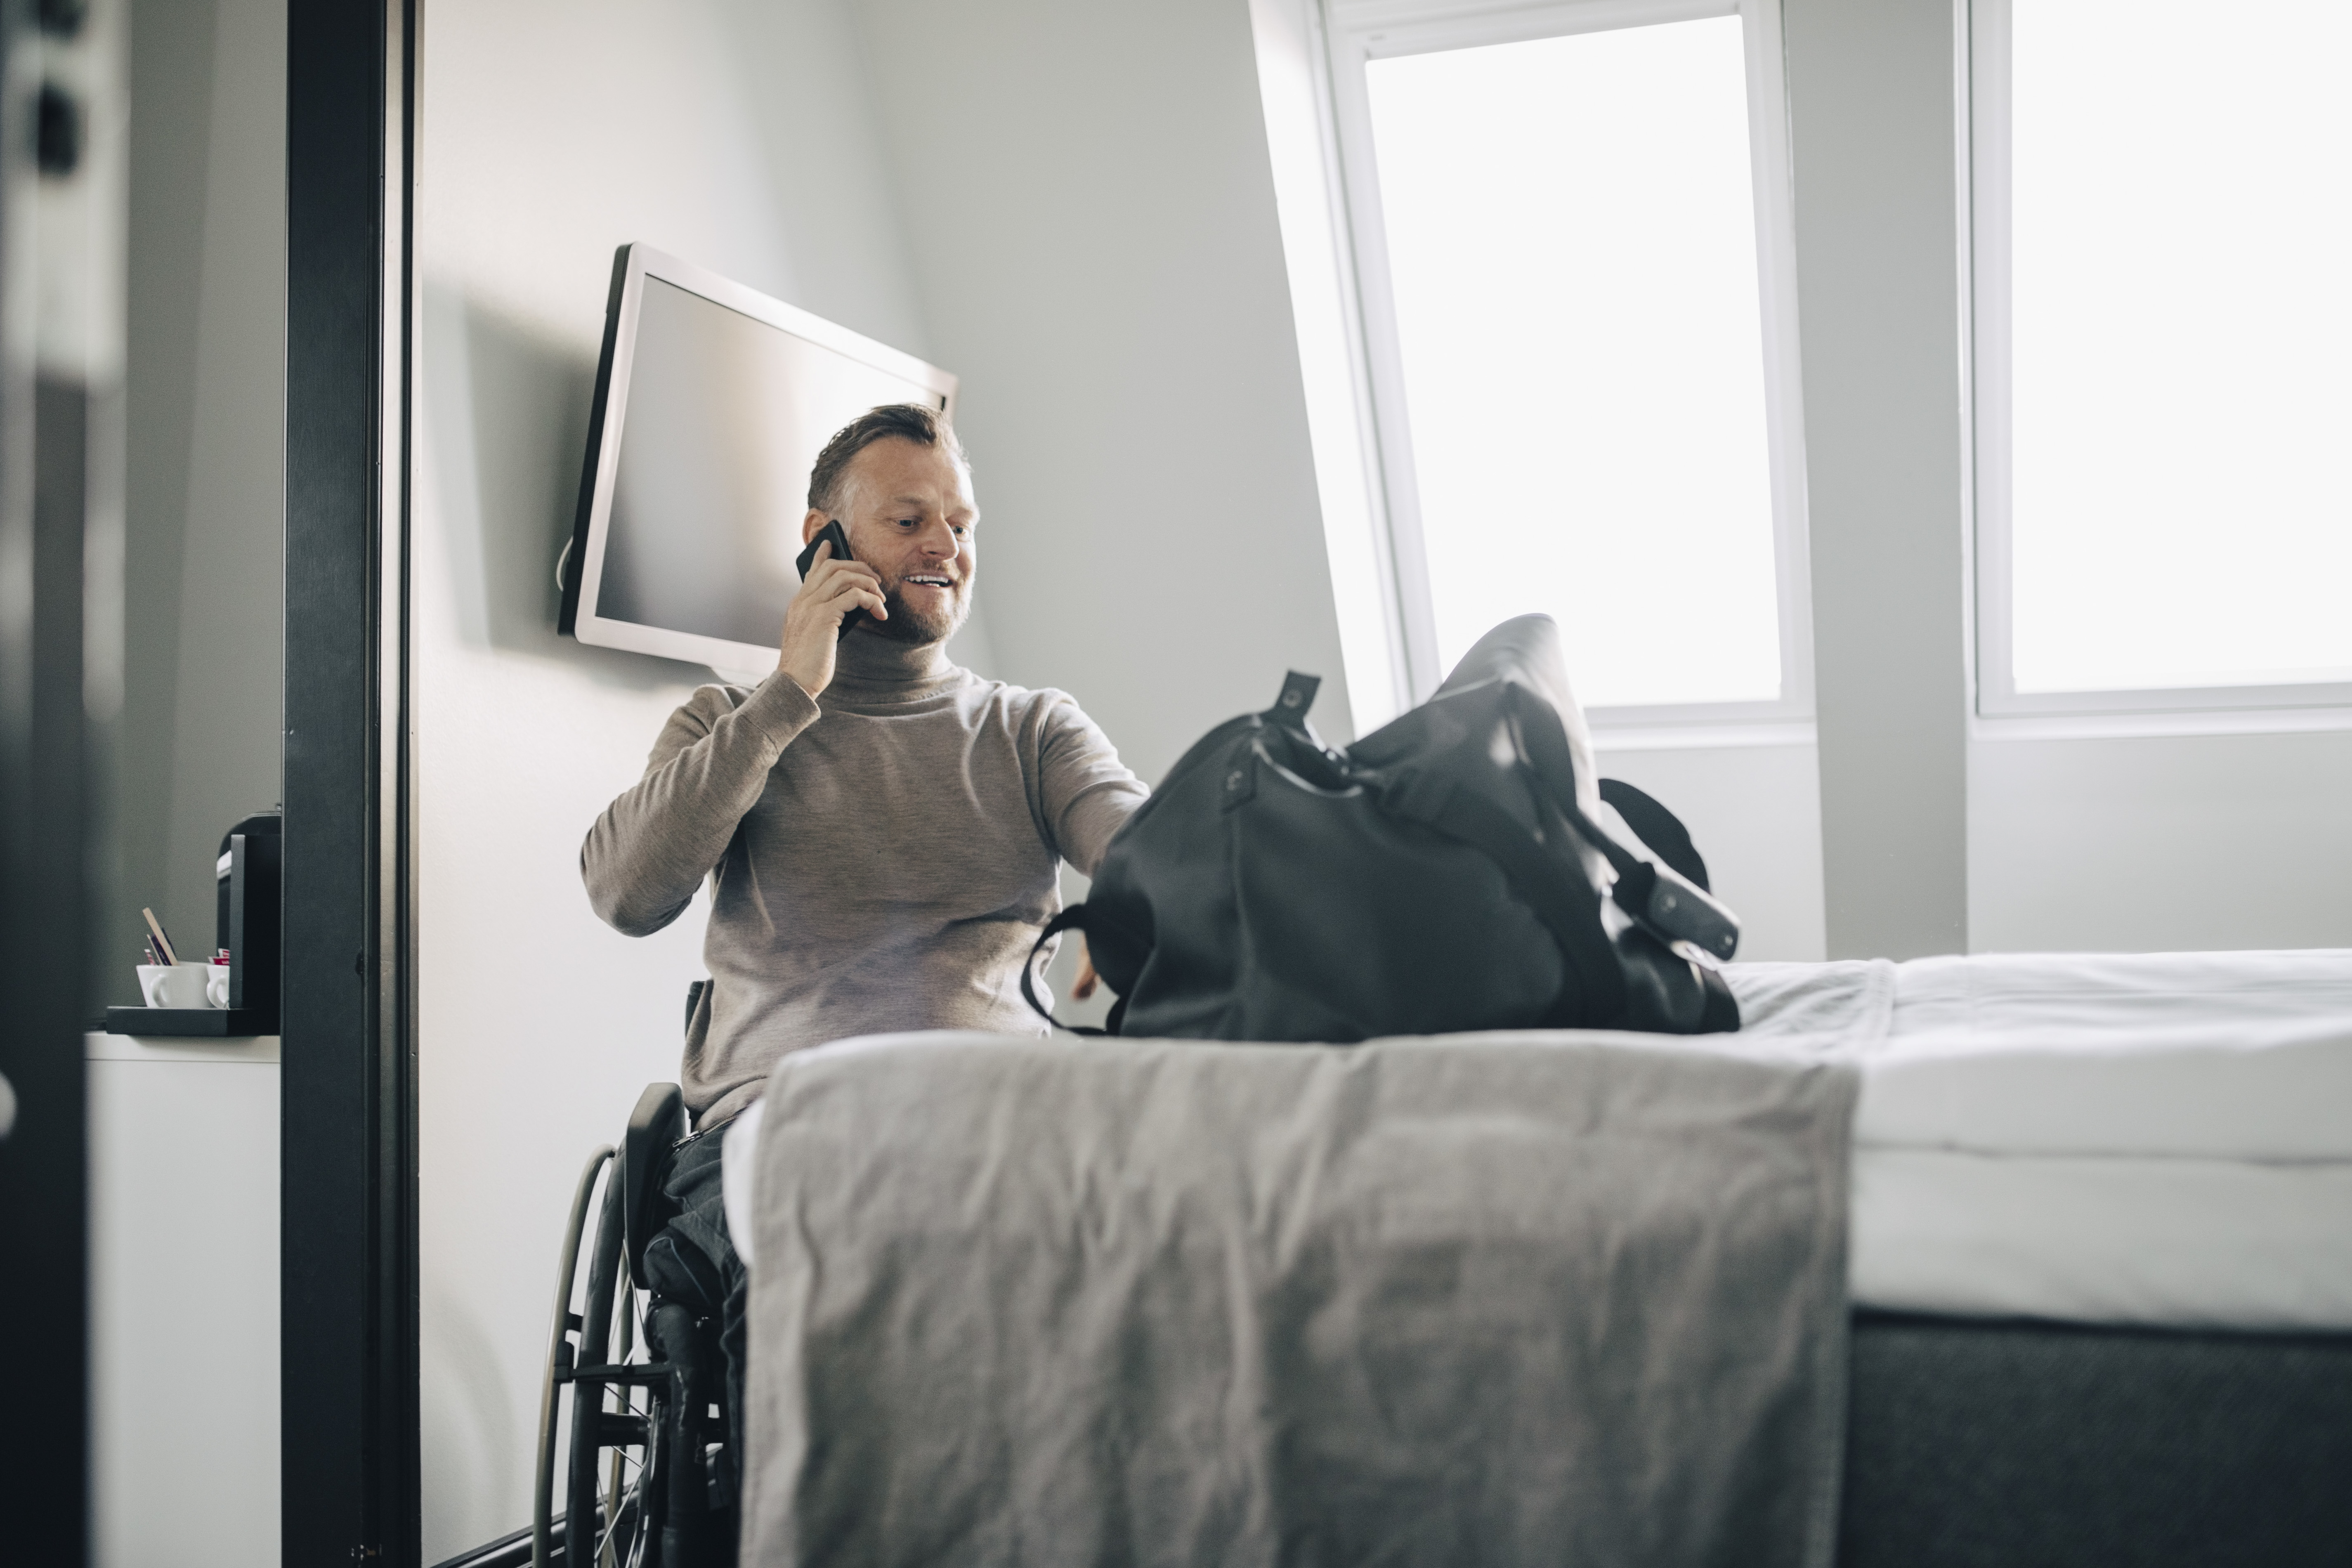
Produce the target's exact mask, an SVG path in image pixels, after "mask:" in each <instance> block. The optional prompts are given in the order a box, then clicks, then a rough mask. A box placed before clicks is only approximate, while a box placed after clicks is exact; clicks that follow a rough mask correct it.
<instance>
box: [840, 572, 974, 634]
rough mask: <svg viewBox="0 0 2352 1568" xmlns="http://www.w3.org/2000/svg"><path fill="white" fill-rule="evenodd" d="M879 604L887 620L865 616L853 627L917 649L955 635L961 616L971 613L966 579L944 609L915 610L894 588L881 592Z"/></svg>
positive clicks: (969, 594)
mask: <svg viewBox="0 0 2352 1568" xmlns="http://www.w3.org/2000/svg"><path fill="white" fill-rule="evenodd" d="M882 603H883V605H884V606H885V607H886V608H887V609H888V610H889V612H890V618H889V619H888V620H887V621H877V620H876V619H875V618H874V617H873V616H866V617H865V618H864V619H863V620H861V621H859V622H858V623H857V624H858V625H859V626H862V627H864V628H865V629H866V630H867V631H870V632H872V633H874V634H875V635H876V636H877V637H888V638H889V639H890V640H891V641H892V642H902V643H908V644H911V645H913V646H915V647H921V646H923V645H925V644H927V643H940V642H945V641H947V640H948V638H950V637H953V636H955V635H956V632H957V631H958V630H959V629H960V628H961V626H963V623H964V617H965V616H968V615H970V614H971V583H970V581H969V580H967V581H966V582H965V583H964V584H963V590H962V592H961V593H958V594H955V595H950V598H949V600H948V605H947V608H946V609H944V610H918V609H916V608H915V607H914V606H912V605H909V604H908V603H907V601H906V598H905V596H904V595H901V594H900V593H899V592H898V589H897V588H896V587H891V588H886V589H885V590H883V593H882Z"/></svg>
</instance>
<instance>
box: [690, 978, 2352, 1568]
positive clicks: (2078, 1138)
mask: <svg viewBox="0 0 2352 1568" xmlns="http://www.w3.org/2000/svg"><path fill="white" fill-rule="evenodd" d="M1733 974H1734V980H1735V989H1736V990H1737V991H1738V994H1739V995H1740V998H1741V1003H1742V1007H1743V1013H1744V1015H1745V1016H1746V1019H1747V1027H1746V1028H1745V1029H1744V1030H1743V1032H1742V1033H1741V1034H1739V1035H1738V1036H1735V1037H1723V1038H1721V1039H1719V1040H1715V1041H1699V1042H1695V1041H1688V1040H1677V1041H1664V1040H1656V1039H1641V1040H1633V1039H1628V1038H1626V1037H1599V1036H1580V1035H1575V1034H1528V1035H1523V1036H1517V1037H1491V1036H1486V1037H1475V1038H1465V1039H1459V1040H1456V1039H1455V1038H1454V1037H1449V1040H1448V1041H1440V1042H1428V1041H1423V1042H1394V1043H1375V1044H1372V1045H1368V1046H1366V1047H1350V1048H1349V1050H1350V1051H1352V1052H1356V1053H1362V1052H1367V1051H1370V1052H1373V1053H1375V1054H1377V1053H1378V1052H1380V1051H1382V1050H1390V1051H1393V1052H1396V1053H1398V1056H1397V1059H1399V1060H1400V1061H1402V1060H1404V1059H1406V1058H1408V1057H1409V1056H1411V1055H1412V1053H1414V1052H1421V1053H1423V1054H1424V1055H1425V1054H1426V1053H1427V1052H1428V1050H1429V1049H1430V1047H1432V1046H1433V1045H1437V1046H1443V1045H1445V1044H1447V1043H1449V1041H1450V1042H1452V1043H1455V1044H1457V1045H1458V1046H1459V1047H1460V1049H1461V1050H1462V1051H1463V1052H1464V1053H1465V1055H1464V1057H1463V1059H1464V1060H1465V1061H1469V1060H1473V1059H1482V1060H1483V1059H1485V1058H1474V1055H1473V1054H1472V1053H1475V1052H1478V1051H1489V1052H1491V1051H1501V1052H1503V1053H1504V1054H1503V1055H1502V1056H1500V1057H1496V1058H1494V1059H1496V1060H1501V1061H1517V1060H1520V1059H1521V1057H1519V1056H1515V1055H1513V1054H1512V1053H1514V1052H1518V1053H1524V1052H1526V1051H1529V1050H1534V1051H1538V1052H1540V1051H1543V1050H1551V1051H1555V1052H1558V1053H1560V1056H1559V1059H1560V1060H1561V1061H1562V1062H1566V1061H1568V1060H1569V1059H1570V1057H1571V1056H1573V1055H1575V1053H1578V1052H1581V1051H1586V1050H1588V1049H1598V1050H1601V1052H1602V1053H1603V1054H1604V1055H1607V1054H1608V1053H1612V1052H1613V1053H1616V1055H1615V1057H1614V1058H1612V1059H1617V1060H1621V1061H1622V1060H1631V1059H1633V1058H1634V1057H1636V1056H1638V1054H1639V1053H1643V1052H1650V1053H1654V1054H1658V1055H1660V1056H1662V1057H1664V1056H1672V1057H1675V1058H1677V1059H1683V1058H1685V1057H1686V1055H1687V1053H1692V1052H1705V1051H1711V1052H1715V1053H1718V1054H1720V1055H1721V1056H1723V1057H1726V1058H1741V1059H1743V1060H1746V1061H1749V1062H1753V1063H1758V1064H1769V1065H1770V1066H1771V1067H1772V1068H1774V1069H1775V1070H1780V1071H1783V1072H1787V1071H1791V1070H1794V1071H1800V1072H1801V1071H1802V1070H1803V1069H1804V1068H1805V1065H1806V1064H1819V1065H1820V1066H1821V1067H1822V1068H1823V1069H1824V1070H1825V1071H1826V1072H1828V1073H1829V1074H1830V1075H1831V1079H1822V1081H1823V1082H1828V1081H1832V1079H1834V1080H1838V1081H1845V1082H1849V1083H1851V1084H1852V1086H1853V1089H1852V1094H1851V1097H1850V1099H1849V1100H1845V1101H1843V1102H1838V1101H1837V1100H1836V1097H1835V1095H1834V1094H1832V1095H1830V1096H1829V1097H1828V1098H1826V1099H1824V1100H1822V1105H1823V1106H1824V1107H1826V1108H1827V1109H1825V1110H1823V1111H1822V1116H1823V1117H1824V1118H1826V1119H1828V1120H1833V1121H1838V1122H1839V1123H1840V1131H1841V1133H1842V1134H1843V1142H1840V1143H1839V1144H1838V1146H1837V1148H1836V1150H1835V1151H1834V1158H1835V1160H1836V1161H1837V1162H1838V1163H1839V1167H1840V1168H1839V1177H1840V1180H1839V1182H1838V1183H1837V1184H1835V1187H1834V1191H1833V1193H1832V1197H1833V1199H1834V1201H1835V1202H1836V1203H1837V1204H1838V1205H1840V1207H1841V1213H1842V1217H1843V1226H1842V1227H1841V1234H1840V1235H1839V1237H1837V1241H1838V1253H1837V1256H1836V1258H1835V1260H1834V1261H1835V1262H1836V1264H1837V1265H1838V1266H1840V1267H1841V1268H1842V1273H1843V1287H1844V1288H1843V1301H1842V1302H1840V1303H1839V1310H1840V1313H1841V1317H1842V1319H1843V1314H1844V1313H1846V1312H1847V1311H1850V1312H1851V1318H1850V1328H1849V1329H1848V1331H1846V1332H1845V1333H1844V1335H1843V1338H1842V1339H1841V1340H1840V1341H1839V1342H1838V1345H1837V1350H1838V1352H1839V1355H1840V1360H1841V1363H1842V1375H1841V1377H1840V1378H1838V1379H1836V1380H1831V1379H1827V1378H1823V1379H1821V1380H1819V1382H1818V1387H1817V1388H1816V1391H1815V1392H1816V1397H1817V1399H1818V1398H1826V1397H1829V1396H1830V1395H1831V1394H1833V1395H1834V1398H1835V1401H1836V1404H1837V1405H1838V1407H1839V1410H1840V1412H1841V1414H1842V1415H1843V1421H1842V1430H1840V1431H1839V1432H1837V1433H1835V1434H1832V1437H1833V1440H1834V1441H1835V1442H1836V1443H1837V1444H1838V1447H1837V1450H1836V1451H1837V1452H1838V1453H1839V1454H1840V1455H1842V1458H1841V1459H1840V1460H1839V1461H1838V1474H1837V1476H1836V1477H1835V1482H1836V1484H1835V1486H1834V1488H1833V1489H1826V1491H1827V1503H1826V1506H1828V1507H1830V1508H1832V1509H1833V1510H1834V1526H1833V1528H1815V1529H1814V1530H1813V1531H1812V1532H1811V1536H1810V1537H1807V1540H1808V1541H1809V1542H1810V1544H1806V1545H1804V1546H1802V1547H1801V1549H1799V1548H1795V1547H1792V1548H1791V1552H1792V1553H1793V1554H1792V1555H1791V1556H1790V1561H1813V1562H1820V1561H1826V1560H1828V1558H1829V1557H1831V1556H1832V1555H1833V1556H1834V1558H1835V1559H1836V1560H1837V1561H1840V1562H1843V1563H1854V1564H1877V1563H1906V1564H1913V1565H1935V1564H1946V1563H1948V1564H1955V1565H1958V1564H1979V1563H1982V1564H1992V1563H2004V1564H2018V1563H2040V1562H2049V1563H2062V1562H2089V1561H2100V1562H2117V1563H2122V1562H2130V1563H2192V1562H2194V1563H2222V1562H2247V1563H2256V1562H2260V1563H2297V1562H2308V1563H2344V1562H2352V1479H2347V1478H2352V952H2334V951H2330V952H2252V953H2215V954H2158V955H2140V956H2084V955H2030V956H1979V957H1969V958H1943V959H1929V960H1921V961H1916V962H1913V963H1900V964H1897V963H1829V964H1745V965H1737V966H1735V967H1734V971H1733ZM947 1045H952V1046H955V1047H958V1048H960V1049H969V1050H971V1051H976V1052H982V1053H986V1052H990V1051H1011V1050H1014V1049H1019V1050H1034V1049H1035V1048H1036V1047H1034V1044H1030V1043H1018V1044H1016V1043H1013V1042H1003V1041H998V1042H991V1041H988V1040H986V1039H984V1038H975V1039H960V1038H955V1037H949V1038H948V1039H945V1040H943V1039H942V1037H880V1038H873V1039H867V1040H862V1041H854V1042H843V1043H842V1044H840V1045H837V1046H833V1047H824V1049H823V1050H821V1051H816V1052H809V1053H803V1054H802V1055H801V1056H798V1057H795V1058H788V1060H787V1061H786V1062H785V1063H784V1064H783V1065H782V1067H781V1068H779V1071H778V1077H777V1079H776V1085H775V1086H772V1090H771V1094H770V1097H769V1099H768V1100H763V1101H762V1102H761V1106H757V1107H754V1112H756V1113H759V1114H760V1115H761V1117H762V1119H764V1116H765V1109H764V1108H765V1107H766V1106H768V1105H770V1104H784V1105H786V1106H787V1107H788V1108H789V1107H791V1106H793V1105H794V1104H796V1103H802V1102H800V1101H795V1100H793V1096H792V1094H791V1093H789V1092H788V1093H785V1094H778V1093H777V1092H776V1088H777V1087H782V1088H784V1089H787V1090H790V1089H793V1088H794V1087H795V1086H797V1085H800V1084H802V1083H803V1082H805V1081H808V1080H809V1079H811V1078H812V1076H813V1075H814V1076H823V1075H827V1074H830V1075H835V1077H841V1076H844V1075H846V1076H848V1077H850V1078H853V1079H854V1078H856V1077H857V1076H858V1075H872V1074H876V1073H880V1072H884V1071H886V1070H887V1064H889V1063H890V1062H891V1061H892V1060H893V1059H894V1058H902V1057H903V1053H908V1052H920V1051H933V1052H936V1051H939V1050H940V1049H941V1048H942V1047H943V1046H947ZM1057 1048H1059V1049H1062V1050H1066V1051H1069V1052H1078V1053H1097V1055H1089V1056H1086V1057H1083V1058H1071V1059H1073V1060H1079V1059H1083V1060H1087V1061H1089V1062H1097V1063H1100V1062H1104V1061H1116V1060H1118V1057H1117V1056H1116V1054H1117V1053H1129V1055H1130V1056H1132V1057H1133V1058H1134V1059H1135V1060H1137V1061H1139V1062H1140V1061H1144V1060H1159V1059H1168V1060H1174V1059H1179V1058H1155V1057H1153V1056H1152V1055H1151V1052H1150V1049H1149V1048H1148V1047H1143V1046H1142V1045H1141V1044H1140V1043H1131V1042H1126V1041H1115V1042H1105V1043H1101V1044H1097V1045H1066V1046H1062V1047H1057ZM1182 1048H1184V1049H1188V1050H1192V1051H1198V1050H1199V1049H1201V1047H1182ZM1218 1049H1220V1050H1224V1051H1233V1050H1235V1049H1237V1048H1236V1047H1218ZM1238 1049H1241V1050H1243V1051H1244V1053H1245V1052H1246V1049H1247V1048H1246V1047H1241V1048H1238ZM1324 1049H1326V1048H1324V1047H1265V1048H1264V1052H1265V1054H1264V1055H1263V1057H1261V1058H1246V1056H1245V1055H1244V1057H1238V1058H1232V1059H1233V1060H1234V1062H1235V1063H1236V1064H1237V1065H1236V1066H1235V1067H1234V1071H1236V1072H1242V1073H1247V1072H1264V1073H1274V1072H1280V1071H1285V1070H1294V1069H1293V1068H1286V1066H1285V1065H1284V1064H1286V1063H1295V1062H1296V1061H1297V1059H1298V1058H1299V1057H1300V1056H1301V1054H1302V1053H1306V1054H1308V1055H1312V1054H1314V1053H1316V1052H1320V1051H1323V1050H1324ZM1099 1053H1112V1054H1114V1055H1112V1056H1108V1057H1105V1056H1102V1055H1099ZM1336 1054H1339V1053H1335V1055H1336ZM1416 1059H1417V1058H1416ZM1579 1059H1581V1058H1579ZM1253 1061H1255V1062H1258V1063H1262V1064H1263V1065H1261V1066H1252V1065H1251V1063H1252V1062H1253ZM1113 1070H1116V1069H1115V1068H1114V1069H1113ZM1789 1081H1796V1080H1795V1079H1790V1080H1789ZM1006 1098H1007V1100H1008V1102H1007V1103H1004V1104H985V1105H982V1104H974V1105H971V1106H969V1109H970V1110H971V1111H972V1112H973V1113H975V1114H978V1115H981V1116H984V1117H994V1118H999V1119H1002V1120H1003V1121H1004V1122H1005V1124H1006V1125H1007V1126H1017V1125H1018V1124H1019V1121H1020V1118H1021V1116H1022V1114H1023V1109H1024V1108H1023V1106H1022V1105H1021V1104H1019V1103H1017V1102H1016V1101H1017V1100H1019V1098H1020V1097H1019V1096H1017V1095H1014V1096H1009V1097H1006ZM1842 1106H1844V1107H1850V1110H1847V1109H1843V1108H1841V1107H1842ZM750 1114H751V1113H747V1117H748V1116H749V1115H750ZM950 1114H960V1112H956V1111H953V1110H950ZM783 1124H785V1125H788V1126H793V1132H794V1134H795V1135H796V1139H798V1140H805V1139H807V1138H809V1137H811V1136H813V1135H814V1128H813V1127H811V1126H806V1125H795V1124H794V1123H793V1122H792V1121H784V1123H783ZM793 1146H794V1144H793V1142H787V1141H785V1140H784V1139H783V1138H782V1135H780V1134H778V1133H777V1132H776V1131H774V1130H773V1129H771V1128H767V1127H764V1126H762V1124H761V1121H752V1120H747V1121H745V1122H744V1123H743V1124H742V1125H741V1126H740V1127H739V1129H738V1131H736V1132H735V1133H733V1134H730V1140H729V1144H728V1150H727V1155H728V1170H727V1195H728V1202H729V1205H730V1206H729V1212H730V1223H731V1224H732V1226H733V1227H734V1229H735V1232H736V1234H737V1236H738V1237H739V1238H751V1237H758V1236H761V1234H763V1229H762V1220H763V1217H766V1218H770V1219H772V1216H763V1215H761V1213H760V1212H759V1205H758V1203H757V1195H756V1194H758V1193H759V1192H760V1191H761V1190H762V1189H761V1186H760V1183H761V1179H762V1176H761V1167H762V1165H763V1164H764V1165H766V1166H767V1170H766V1173H765V1179H766V1180H767V1181H768V1182H769V1183H770V1185H769V1186H768V1187H767V1188H766V1189H764V1190H766V1191H767V1192H769V1193H770V1194H774V1193H776V1192H777V1191H779V1190H781V1189H780V1188H779V1187H778V1186H777V1185H776V1184H778V1183H780V1182H781V1183H787V1184H788V1183H790V1182H791V1181H793V1180H794V1179H796V1178H795V1176H794V1174H793V1172H792V1171H791V1170H790V1169H789V1168H787V1169H785V1170H783V1171H782V1173H779V1171H778V1169H777V1168H776V1165H777V1163H778V1162H783V1163H785V1165H786V1166H787V1167H789V1163H790V1161H791V1160H792V1159H793V1158H799V1157H801V1156H798V1155H795V1154H793V1153H790V1152H788V1151H789V1150H790V1149H791V1148H793ZM763 1150H764V1151H766V1152H765V1153H764V1154H763V1152H762V1151H763ZM900 1157H901V1158H907V1157H908V1156H905V1155H902V1156H900ZM911 1157H913V1158H915V1159H918V1160H919V1158H920V1157H921V1156H920V1151H919V1147H918V1149H917V1152H916V1153H915V1154H914V1155H913V1156H911ZM805 1176H806V1173H805V1172H803V1173H802V1174H801V1177H800V1178H798V1179H805ZM1717 1179H1719V1178H1717ZM1800 1190H1801V1189H1800V1187H1796V1186H1791V1187H1790V1188H1788V1189H1787V1192H1786V1193H1784V1194H1782V1195H1781V1197H1780V1199H1777V1200H1774V1201H1778V1202H1780V1204H1781V1205H1782V1207H1784V1208H1785V1207H1786V1206H1787V1204H1788V1202H1789V1201H1791V1200H1790V1199H1789V1198H1788V1196H1787V1193H1796V1192H1799V1191H1800ZM1822 1190H1823V1191H1824V1192H1829V1191H1831V1189H1830V1188H1828V1187H1824V1188H1823V1189H1822ZM876 1212H886V1211H885V1210H877V1211H876ZM1756 1212H1759V1213H1760V1212H1762V1211H1761V1210H1758V1211H1756ZM1465 1213H1471V1214H1474V1218H1473V1219H1472V1220H1471V1221H1469V1222H1467V1223H1471V1224H1474V1225H1475V1223H1476V1221H1475V1211H1473V1210H1456V1211H1454V1220H1453V1221H1452V1222H1451V1223H1465V1222H1463V1221H1462V1219H1461V1215H1463V1214H1465ZM918 1228H919V1227H918ZM764 1234H767V1235H770V1236H776V1235H778V1234H780V1233H779V1232H778V1230H777V1229H776V1228H775V1227H774V1226H772V1225H770V1226H768V1227H767V1229H766V1230H765V1232H764ZM781 1234H782V1235H783V1237H784V1239H783V1240H782V1242H780V1243H779V1245H780V1246H783V1247H797V1246H799V1245H801V1241H802V1240H803V1239H804V1237H796V1236H795V1234H794V1233H793V1232H792V1231H790V1230H789V1229H787V1230H786V1231H784V1232H782V1233H781ZM868 1239H870V1240H871V1241H872V1242H873V1243H874V1244H875V1245H879V1246H881V1247H885V1248H886V1250H887V1247H888V1246H889V1245H890V1242H891V1238H890V1237H876V1238H868ZM866 1244H867V1243H866V1240H861V1243H860V1245H861V1246H863V1245H866ZM811 1245H814V1244H811ZM765 1271H766V1270H765V1267H764V1266H762V1265H761V1264H759V1263H757V1262H755V1274H761V1273H764V1272H765ZM1743 1288H1746V1289H1753V1285H1752V1280H1751V1282H1750V1284H1749V1285H1748V1286H1746V1287H1743ZM756 1332H757V1330H756V1327H755V1333H756ZM757 1353H758V1352H756V1350H755V1357H756V1355H757ZM755 1375H757V1369H756V1367H755ZM1824 1391H1826V1392H1824ZM1759 1408H1760V1407H1759ZM1760 1429H1761V1428H1759V1430H1760ZM754 1432H755V1439H756V1434H757V1427H756V1426H755V1428H754ZM754 1462H755V1463H756V1456H755V1457H754ZM1794 1539H1795V1537H1794V1536H1793V1535H1792V1536H1791V1540H1794ZM1832 1542H1833V1548H1832V1544H1831V1543H1832ZM1706 1554H1708V1553H1706V1552H1701V1553H1700V1555H1706ZM1030 1555H1033V1556H1034V1555H1037V1554H1035V1553H1031V1554H1030ZM1046 1555H1048V1556H1050V1554H1046ZM1097 1555H1099V1553H1097ZM1538 1555H1540V1553H1538ZM1662 1555H1674V1553H1664V1554H1662ZM1766 1555H1769V1554H1766Z"/></svg>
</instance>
